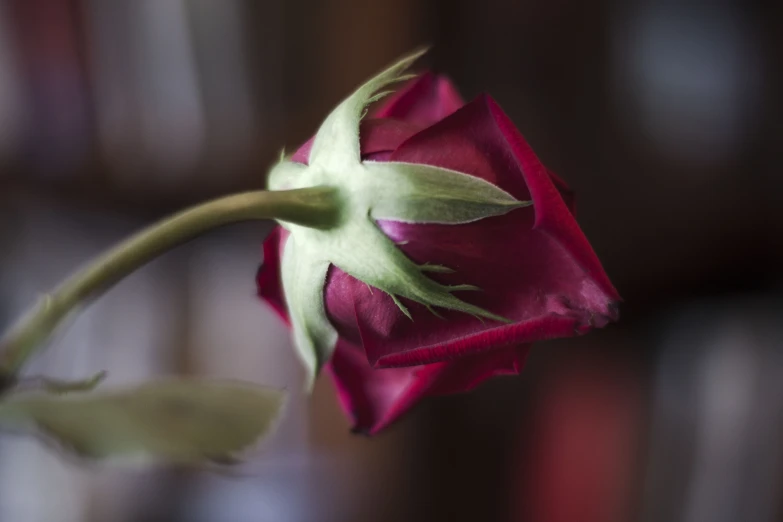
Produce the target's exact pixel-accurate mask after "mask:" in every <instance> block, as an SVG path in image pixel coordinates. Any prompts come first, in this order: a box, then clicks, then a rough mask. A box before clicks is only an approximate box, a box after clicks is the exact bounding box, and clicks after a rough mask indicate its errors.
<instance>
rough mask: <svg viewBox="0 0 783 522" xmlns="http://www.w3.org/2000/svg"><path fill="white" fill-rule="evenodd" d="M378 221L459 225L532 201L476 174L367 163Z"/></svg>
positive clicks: (392, 163)
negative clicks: (513, 194)
mask: <svg viewBox="0 0 783 522" xmlns="http://www.w3.org/2000/svg"><path fill="white" fill-rule="evenodd" d="M364 166H365V167H366V168H367V169H368V171H369V172H368V175H369V180H368V181H369V182H368V184H367V186H366V187H365V189H364V190H365V191H366V192H367V193H368V197H369V198H370V199H371V203H370V208H371V210H372V217H374V218H375V219H392V220H395V221H403V222H406V223H440V224H447V225H456V224H460V223H470V222H472V221H478V220H480V219H484V218H487V217H491V216H499V215H502V214H505V213H507V212H510V211H512V210H514V209H517V208H522V207H527V206H529V205H532V203H533V202H532V201H519V200H517V199H515V198H514V196H512V195H511V194H509V193H508V192H506V191H505V190H503V189H501V188H500V187H498V186H497V185H493V184H492V183H489V182H488V181H484V180H483V179H481V178H478V177H476V176H471V175H469V174H464V173H462V172H457V171H454V170H449V169H444V168H441V167H434V166H431V165H421V164H414V163H400V162H371V161H365V162H364Z"/></svg>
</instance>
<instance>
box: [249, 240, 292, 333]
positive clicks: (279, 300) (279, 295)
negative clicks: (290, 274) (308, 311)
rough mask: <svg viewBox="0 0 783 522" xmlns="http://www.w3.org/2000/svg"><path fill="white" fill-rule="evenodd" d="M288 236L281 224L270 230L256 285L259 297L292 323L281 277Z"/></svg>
mask: <svg viewBox="0 0 783 522" xmlns="http://www.w3.org/2000/svg"><path fill="white" fill-rule="evenodd" d="M287 237H288V232H286V230H285V229H284V228H283V227H281V226H275V227H274V228H273V229H272V231H271V232H269V235H268V236H267V237H266V239H265V240H264V262H263V263H262V264H261V267H260V268H259V269H258V273H257V274H256V286H257V288H258V295H259V297H262V298H263V299H265V300H266V302H268V303H269V305H270V306H271V307H272V309H273V310H274V311H275V312H277V314H278V315H279V316H280V317H281V318H282V319H283V321H285V323H286V324H288V325H290V324H291V321H290V319H289V318H288V309H287V308H286V304H285V295H284V294H283V281H282V279H281V277H280V255H281V253H282V252H283V245H284V244H285V240H286V239H287Z"/></svg>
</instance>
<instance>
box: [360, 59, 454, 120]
mask: <svg viewBox="0 0 783 522" xmlns="http://www.w3.org/2000/svg"><path fill="white" fill-rule="evenodd" d="M463 105H465V102H464V101H463V100H462V97H461V96H460V95H459V92H457V89H456V88H455V87H454V85H453V84H452V83H451V81H450V80H449V79H448V78H446V77H444V76H436V75H434V74H432V73H431V72H426V73H424V74H422V75H420V76H418V77H417V78H415V79H413V80H411V81H410V83H408V84H407V85H406V86H405V87H404V88H403V89H400V90H399V91H397V92H396V93H394V94H393V95H392V96H390V97H389V98H388V101H386V103H384V104H382V105H381V107H380V108H379V109H377V110H376V112H375V113H374V114H373V118H397V119H401V120H405V121H408V122H411V123H414V124H417V125H421V126H423V127H424V126H428V125H432V124H433V123H435V122H437V121H440V120H442V119H443V118H445V117H446V116H448V115H449V114H451V113H453V112H454V111H456V110H457V109H459V108H460V107H462V106H463Z"/></svg>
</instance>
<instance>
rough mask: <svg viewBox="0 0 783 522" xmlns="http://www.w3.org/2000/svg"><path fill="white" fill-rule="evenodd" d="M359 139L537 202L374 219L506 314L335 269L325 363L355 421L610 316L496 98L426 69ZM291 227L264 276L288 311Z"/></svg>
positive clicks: (555, 185) (370, 150)
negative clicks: (435, 304) (438, 305)
mask: <svg viewBox="0 0 783 522" xmlns="http://www.w3.org/2000/svg"><path fill="white" fill-rule="evenodd" d="M360 139H361V154H362V159H363V160H374V161H397V162H406V163H415V164H425V165H433V166H437V167H443V168H447V169H452V170H455V171H459V172H462V173H465V174H470V175H472V176H476V177H479V178H482V179H484V180H486V181H488V182H490V183H492V184H495V185H497V186H498V187H500V188H501V189H503V190H505V191H506V192H508V193H509V194H511V195H512V196H514V197H515V198H516V199H518V200H520V201H524V200H532V201H533V205H532V206H529V207H527V208H519V209H516V210H514V211H513V212H509V213H506V214H504V215H499V216H494V217H488V218H486V219H481V220H478V221H474V222H471V223H465V224H459V225H443V224H418V223H416V224H412V223H402V222H397V221H390V220H378V221H377V224H378V226H379V227H380V228H381V229H382V230H383V232H384V233H385V234H386V235H387V236H388V237H389V238H391V239H392V240H393V241H394V242H395V243H396V244H397V245H398V247H399V248H400V249H401V250H402V251H403V252H404V253H405V254H406V255H407V256H408V258H410V259H411V260H413V261H414V262H416V263H418V264H420V265H423V266H433V267H435V266H445V267H450V268H452V269H454V270H455V273H446V272H445V270H444V271H440V270H439V271H437V272H435V273H432V274H431V278H432V279H434V280H436V281H438V282H440V283H443V284H460V283H470V284H471V285H476V286H477V287H479V288H480V289H481V290H480V291H478V292H467V291H464V292H457V294H459V296H460V297H461V298H462V299H464V300H466V301H469V302H470V303H471V304H474V305H477V306H479V307H482V308H483V309H486V310H488V311H490V312H492V313H494V314H496V315H498V316H502V317H504V318H507V319H508V320H509V322H508V324H506V323H498V322H497V321H489V320H486V319H481V318H477V317H474V316H471V315H468V314H465V313H463V312H459V311H454V310H438V311H437V312H436V311H434V310H432V309H428V308H427V307H425V306H422V305H421V304H418V303H416V302H412V301H409V300H405V299H400V300H401V301H402V302H401V303H400V304H396V303H395V301H394V300H393V299H392V297H390V296H389V295H388V294H386V293H384V292H381V291H378V290H377V289H376V290H373V288H371V287H370V286H369V285H368V284H365V283H364V282H362V281H359V280H357V279H355V278H354V277H352V276H350V275H348V274H346V273H345V272H343V271H342V270H340V269H339V268H337V267H335V266H330V267H329V269H328V272H327V276H326V284H325V288H324V292H323V296H324V305H325V308H326V313H327V315H328V318H329V321H330V323H331V325H332V326H333V327H334V329H335V330H336V332H337V335H338V337H337V341H336V348H335V350H334V353H333V356H332V358H331V360H330V361H329V362H328V364H327V366H326V367H327V369H328V371H329V372H330V373H331V375H332V376H333V378H334V380H335V382H336V384H337V388H338V390H339V399H340V402H341V404H342V406H343V408H344V409H345V410H346V412H347V413H348V414H349V415H350V417H351V418H352V420H353V423H354V428H355V430H357V431H360V432H364V433H368V434H373V433H376V432H378V431H379V430H381V429H383V428H384V427H386V426H388V425H389V424H391V423H392V422H394V421H395V420H396V419H398V418H399V417H400V416H401V415H402V414H404V413H405V412H406V411H408V410H409V409H410V408H411V407H412V406H413V405H415V404H416V403H417V402H418V401H419V400H420V399H422V398H423V397H426V396H433V395H441V394H448V393H454V392H460V391H466V390H469V389H471V388H473V387H475V386H476V385H478V384H480V383H481V382H483V381H484V380H486V379H487V378H489V377H492V376H495V375H504V374H516V373H518V372H519V371H520V369H521V367H522V365H523V364H524V360H525V357H526V355H527V353H528V350H529V347H530V343H532V342H535V341H540V340H544V339H551V338H556V337H566V336H571V335H575V334H581V333H585V332H586V331H588V330H590V329H591V328H593V327H602V326H604V325H605V324H606V323H607V322H609V321H611V320H615V319H616V316H617V308H616V303H617V302H618V300H619V296H618V294H617V292H616V290H615V289H614V287H613V286H612V284H611V282H610V281H609V278H608V277H607V276H606V274H605V273H604V270H603V268H602V267H601V264H600V262H599V261H598V258H597V257H596V255H595V253H594V252H593V250H592V248H591V246H590V244H589V243H588V241H587V239H586V238H585V236H584V235H583V234H582V232H581V230H580V229H579V226H578V225H577V223H576V221H575V219H574V215H573V213H574V205H573V197H572V194H571V192H570V191H569V190H568V188H567V186H566V184H565V183H564V182H563V181H562V180H561V179H560V178H558V177H557V176H555V175H554V174H553V173H552V172H550V171H548V170H547V169H546V168H545V167H544V166H543V165H542V164H541V163H540V161H539V160H538V158H537V157H536V156H535V154H534V153H533V151H532V150H531V148H530V147H529V145H528V144H527V143H526V142H525V140H524V139H523V138H522V136H521V135H520V133H519V132H518V131H517V130H516V128H515V127H514V125H513V124H512V123H511V121H510V120H509V118H508V117H507V116H506V115H505V114H504V113H503V111H502V110H501V109H500V107H499V106H498V105H497V104H496V103H495V101H494V100H492V99H491V98H490V97H489V96H486V95H483V96H480V97H478V98H477V99H475V100H474V101H472V102H471V103H468V104H467V105H465V104H463V102H462V100H461V98H460V96H459V94H458V93H457V92H456V90H455V89H454V88H453V86H452V85H451V83H450V82H449V81H448V80H447V79H446V78H442V77H436V76H434V75H432V74H425V75H423V76H420V77H419V78H418V79H416V80H413V81H412V82H411V83H410V84H409V85H408V86H407V87H406V88H405V89H403V90H401V91H400V92H398V93H397V94H396V95H395V96H393V97H392V98H391V99H390V100H389V101H388V102H386V103H385V104H383V105H382V106H381V107H380V108H379V109H378V110H377V111H376V112H375V113H374V114H373V115H372V117H371V118H370V119H364V120H363V121H362V124H361V132H360ZM312 146H313V140H310V141H309V142H307V143H305V144H304V145H303V146H302V147H301V148H300V149H299V150H298V151H297V152H296V153H295V154H294V156H293V157H292V160H293V161H295V162H300V163H303V164H306V163H308V160H309V157H310V150H311V147H312ZM288 235H289V234H288V232H287V231H286V230H284V229H282V228H280V227H278V228H276V229H275V230H274V231H273V233H272V234H271V235H270V236H269V237H268V238H267V240H266V241H265V243H264V264H263V266H262V268H261V270H260V271H259V275H258V281H257V282H258V288H259V294H260V295H261V296H262V297H263V298H264V299H266V300H267V301H268V302H269V303H270V304H271V305H272V306H273V307H274V308H275V309H276V310H277V311H278V312H279V313H280V315H281V316H282V317H283V318H284V319H286V320H288V314H287V309H286V303H285V298H284V295H283V289H282V284H281V278H280V275H279V272H280V255H281V252H282V249H283V246H284V245H285V243H286V241H287V238H288ZM405 309H407V311H408V312H409V315H410V318H409V317H406V314H405V313H404V312H405V311H406V310H405ZM436 314H437V315H436Z"/></svg>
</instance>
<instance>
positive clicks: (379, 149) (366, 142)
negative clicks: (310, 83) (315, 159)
mask: <svg viewBox="0 0 783 522" xmlns="http://www.w3.org/2000/svg"><path fill="white" fill-rule="evenodd" d="M421 129H422V127H421V126H420V125H416V124H414V123H411V122H407V121H402V120H391V119H387V120H370V119H364V120H362V123H361V128H360V129H359V131H360V134H359V141H360V143H361V147H362V157H363V158H368V157H370V156H371V157H372V159H374V160H376V161H380V160H383V159H385V158H384V157H383V156H382V155H384V154H386V155H387V156H388V154H389V153H391V152H392V151H394V149H396V148H397V146H398V145H399V144H400V143H402V142H403V141H405V140H406V139H408V138H409V137H411V136H413V135H414V134H415V133H417V132H418V131H420V130H421ZM313 140H315V137H312V138H310V139H309V140H307V141H306V142H305V143H304V144H302V146H301V147H299V149H297V151H296V152H295V153H294V155H293V156H292V157H291V161H295V162H298V163H304V164H307V159H308V158H309V157H310V149H311V148H312V147H313Z"/></svg>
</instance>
